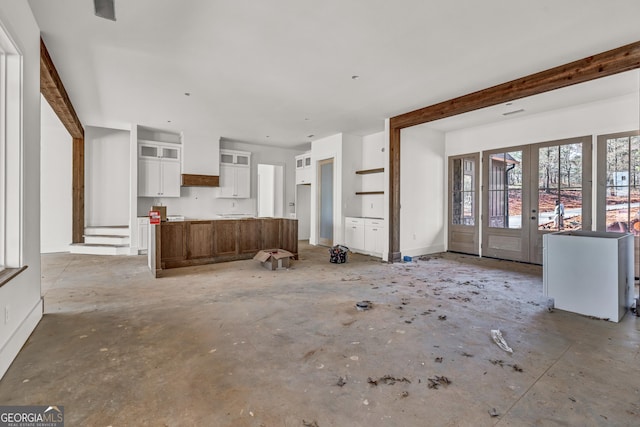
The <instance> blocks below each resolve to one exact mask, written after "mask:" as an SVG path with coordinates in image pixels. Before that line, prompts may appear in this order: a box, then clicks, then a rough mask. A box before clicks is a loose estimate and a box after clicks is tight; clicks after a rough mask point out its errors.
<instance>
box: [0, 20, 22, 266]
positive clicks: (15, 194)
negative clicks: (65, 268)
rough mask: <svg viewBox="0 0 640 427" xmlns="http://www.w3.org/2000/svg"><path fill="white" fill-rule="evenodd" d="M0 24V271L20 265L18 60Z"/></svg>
mask: <svg viewBox="0 0 640 427" xmlns="http://www.w3.org/2000/svg"><path fill="white" fill-rule="evenodd" d="M1 24H2V23H0V268H1V269H5V268H6V267H10V268H17V267H20V266H21V264H22V259H21V254H22V247H21V244H22V219H21V218H22V56H21V55H20V52H19V51H18V49H17V48H16V46H15V44H14V43H13V41H12V40H11V37H10V36H9V34H8V33H7V31H6V30H5V29H4V27H3V26H2V25H1Z"/></svg>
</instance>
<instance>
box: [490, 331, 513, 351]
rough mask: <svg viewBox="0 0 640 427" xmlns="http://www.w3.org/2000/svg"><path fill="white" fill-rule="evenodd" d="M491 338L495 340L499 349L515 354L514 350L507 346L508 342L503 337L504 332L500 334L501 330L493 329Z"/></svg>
mask: <svg viewBox="0 0 640 427" xmlns="http://www.w3.org/2000/svg"><path fill="white" fill-rule="evenodd" d="M491 338H493V341H494V342H495V343H496V344H498V347H500V348H501V349H503V350H504V351H506V352H508V353H513V349H512V348H511V347H509V346H508V345H507V342H506V341H505V340H504V338H503V337H502V332H500V329H492V330H491Z"/></svg>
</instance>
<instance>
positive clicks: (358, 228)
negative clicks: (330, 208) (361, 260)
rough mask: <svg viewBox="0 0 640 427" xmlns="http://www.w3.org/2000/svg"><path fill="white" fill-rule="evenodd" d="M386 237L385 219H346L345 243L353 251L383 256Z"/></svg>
mask: <svg viewBox="0 0 640 427" xmlns="http://www.w3.org/2000/svg"><path fill="white" fill-rule="evenodd" d="M386 238H387V236H386V233H385V223H384V220H383V219H378V218H359V217H345V219H344V244H345V245H346V246H347V247H348V248H349V249H350V250H351V251H353V252H358V253H362V254H366V255H373V256H377V257H381V256H382V252H383V251H384V242H385V239H386Z"/></svg>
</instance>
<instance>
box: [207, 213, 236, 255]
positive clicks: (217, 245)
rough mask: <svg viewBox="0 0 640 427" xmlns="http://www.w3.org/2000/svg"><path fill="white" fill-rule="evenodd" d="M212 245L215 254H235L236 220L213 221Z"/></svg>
mask: <svg viewBox="0 0 640 427" xmlns="http://www.w3.org/2000/svg"><path fill="white" fill-rule="evenodd" d="M213 226H214V235H213V241H214V247H213V252H214V255H216V256H222V255H236V254H237V253H238V231H237V230H238V228H237V226H238V221H227V220H218V221H213Z"/></svg>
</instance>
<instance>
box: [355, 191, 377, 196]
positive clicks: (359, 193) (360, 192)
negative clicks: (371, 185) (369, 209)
mask: <svg viewBox="0 0 640 427" xmlns="http://www.w3.org/2000/svg"><path fill="white" fill-rule="evenodd" d="M367 194H384V191H356V196H364V195H367Z"/></svg>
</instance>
